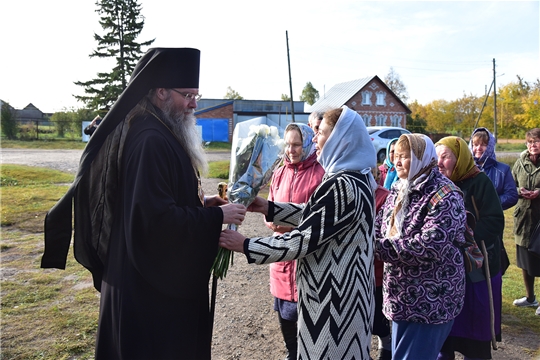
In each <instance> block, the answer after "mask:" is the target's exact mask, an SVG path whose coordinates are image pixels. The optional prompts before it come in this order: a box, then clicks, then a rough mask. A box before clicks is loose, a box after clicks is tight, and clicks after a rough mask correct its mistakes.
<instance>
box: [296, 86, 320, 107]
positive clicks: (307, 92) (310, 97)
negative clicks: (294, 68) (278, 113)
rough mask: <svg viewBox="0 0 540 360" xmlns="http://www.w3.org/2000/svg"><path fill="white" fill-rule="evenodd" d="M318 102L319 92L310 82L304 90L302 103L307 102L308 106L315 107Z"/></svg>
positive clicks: (301, 98)
mask: <svg viewBox="0 0 540 360" xmlns="http://www.w3.org/2000/svg"><path fill="white" fill-rule="evenodd" d="M317 100H319V91H317V89H315V88H314V87H313V85H312V84H311V81H308V82H307V83H306V86H304V89H303V90H302V95H300V101H305V102H306V103H308V105H313V104H315V102H316V101H317Z"/></svg>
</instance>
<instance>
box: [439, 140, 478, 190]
mask: <svg viewBox="0 0 540 360" xmlns="http://www.w3.org/2000/svg"><path fill="white" fill-rule="evenodd" d="M437 145H444V146H447V147H448V148H449V149H450V150H452V152H453V153H454V155H455V156H456V158H457V162H456V166H455V167H454V171H452V175H451V176H450V180H452V181H453V182H457V181H461V180H465V179H468V178H470V177H472V176H474V175H476V174H478V173H479V172H480V170H479V169H478V167H477V166H476V164H475V163H474V158H473V156H472V153H471V151H470V150H469V147H468V146H467V143H466V142H465V140H463V139H462V138H460V137H457V136H447V137H444V138H442V139H441V140H439V141H437V143H436V144H435V147H437Z"/></svg>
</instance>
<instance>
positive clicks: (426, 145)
mask: <svg viewBox="0 0 540 360" xmlns="http://www.w3.org/2000/svg"><path fill="white" fill-rule="evenodd" d="M401 137H405V138H406V139H407V141H408V143H409V146H410V148H411V164H410V168H409V174H408V176H407V179H400V181H399V183H398V185H397V186H398V191H399V192H398V196H397V199H396V206H395V207H394V211H393V212H392V215H391V216H390V219H389V226H388V230H387V234H386V235H387V237H396V236H397V237H399V236H401V235H402V234H403V223H404V221H405V216H406V215H407V213H408V210H409V209H408V208H409V195H410V192H411V188H412V187H413V186H415V185H417V184H419V183H421V182H422V181H424V180H425V179H426V178H427V177H428V176H429V174H430V173H431V170H432V169H433V168H435V166H437V153H436V152H435V146H434V145H433V141H431V139H430V138H428V137H427V136H425V135H422V134H403V135H401Z"/></svg>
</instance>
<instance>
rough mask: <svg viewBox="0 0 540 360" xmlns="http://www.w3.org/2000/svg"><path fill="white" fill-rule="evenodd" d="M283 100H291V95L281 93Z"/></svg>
mask: <svg viewBox="0 0 540 360" xmlns="http://www.w3.org/2000/svg"><path fill="white" fill-rule="evenodd" d="M281 100H282V101H291V97H290V96H289V95H287V94H281Z"/></svg>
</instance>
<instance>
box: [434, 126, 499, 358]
mask: <svg viewBox="0 0 540 360" xmlns="http://www.w3.org/2000/svg"><path fill="white" fill-rule="evenodd" d="M435 146H436V150H437V155H438V157H439V162H438V166H439V171H440V172H441V173H442V174H443V175H445V176H446V177H448V178H449V179H450V180H452V181H453V182H454V183H455V184H456V185H457V186H458V187H459V188H460V189H461V191H463V194H464V196H465V199H464V200H465V208H466V209H467V210H468V211H470V212H471V213H473V214H474V215H475V217H476V227H475V228H474V238H475V240H476V242H477V243H478V245H479V246H480V247H482V246H481V243H482V242H484V244H485V246H486V249H487V252H488V258H487V259H488V262H489V273H490V275H491V279H488V280H486V279H485V277H483V275H482V277H480V278H479V279H473V277H471V276H470V274H469V275H468V276H467V285H466V290H465V304H464V307H463V311H462V312H461V314H459V316H458V317H457V318H456V319H455V321H454V325H453V327H452V331H451V332H450V335H449V336H448V339H447V340H446V341H445V343H444V346H443V347H442V349H441V353H440V354H439V359H453V358H454V352H455V351H458V352H460V353H462V354H463V355H464V356H465V359H491V339H492V329H491V324H490V321H491V314H490V299H489V298H490V296H491V297H492V298H493V305H494V310H495V311H494V314H493V315H494V330H495V334H496V336H497V338H498V340H499V341H500V335H501V306H502V305H501V304H502V276H501V272H500V251H501V249H500V244H501V238H502V232H503V229H504V214H503V210H502V207H501V202H500V201H499V197H498V196H497V192H496V191H495V187H494V186H493V183H492V182H491V180H490V179H489V178H488V176H487V175H486V174H485V173H483V172H481V171H480V169H478V167H477V166H476V164H475V163H474V159H473V157H472V154H471V152H470V150H469V148H468V147H467V143H466V142H465V140H463V139H461V138H459V137H456V136H448V137H445V138H442V139H441V140H439V141H438V142H437V144H435ZM484 265H485V264H484ZM486 273H487V272H486ZM473 281H475V282H473ZM486 281H490V283H491V289H492V290H491V295H490V293H489V290H488V285H487V284H486Z"/></svg>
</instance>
